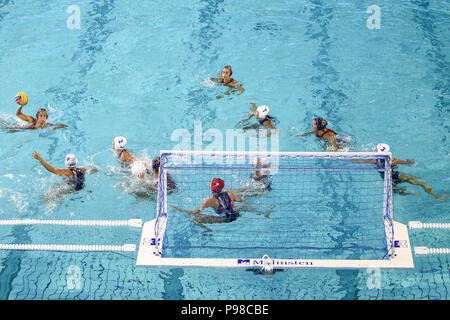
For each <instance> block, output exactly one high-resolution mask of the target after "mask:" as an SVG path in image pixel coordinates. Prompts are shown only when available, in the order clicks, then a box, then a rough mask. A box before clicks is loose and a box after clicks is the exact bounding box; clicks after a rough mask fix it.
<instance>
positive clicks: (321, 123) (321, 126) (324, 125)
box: [314, 118, 328, 130]
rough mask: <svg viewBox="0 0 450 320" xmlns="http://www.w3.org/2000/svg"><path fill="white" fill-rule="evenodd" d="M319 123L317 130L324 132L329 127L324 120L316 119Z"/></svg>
mask: <svg viewBox="0 0 450 320" xmlns="http://www.w3.org/2000/svg"><path fill="white" fill-rule="evenodd" d="M314 120H316V121H317V130H323V129H325V127H326V126H327V124H328V122H327V120H325V119H324V118H315V119H314Z"/></svg>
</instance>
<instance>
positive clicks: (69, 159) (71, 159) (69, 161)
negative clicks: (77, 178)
mask: <svg viewBox="0 0 450 320" xmlns="http://www.w3.org/2000/svg"><path fill="white" fill-rule="evenodd" d="M65 163H66V166H67V167H68V168H71V167H76V165H77V163H78V159H77V157H75V155H74V154H72V153H68V154H67V155H66V161H65Z"/></svg>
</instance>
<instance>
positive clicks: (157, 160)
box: [152, 157, 161, 171]
mask: <svg viewBox="0 0 450 320" xmlns="http://www.w3.org/2000/svg"><path fill="white" fill-rule="evenodd" d="M160 165H161V158H160V157H155V158H154V159H153V161H152V168H153V170H156V171H158V170H159V166H160Z"/></svg>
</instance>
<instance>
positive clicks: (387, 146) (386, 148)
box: [376, 143, 390, 152]
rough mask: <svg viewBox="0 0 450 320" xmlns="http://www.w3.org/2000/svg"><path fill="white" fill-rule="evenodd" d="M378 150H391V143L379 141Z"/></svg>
mask: <svg viewBox="0 0 450 320" xmlns="http://www.w3.org/2000/svg"><path fill="white" fill-rule="evenodd" d="M376 150H377V152H389V150H390V148H389V145H388V144H386V143H379V144H377V146H376Z"/></svg>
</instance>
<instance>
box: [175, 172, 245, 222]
mask: <svg viewBox="0 0 450 320" xmlns="http://www.w3.org/2000/svg"><path fill="white" fill-rule="evenodd" d="M224 187H225V182H224V181H223V180H222V179H219V178H214V179H212V180H211V192H212V197H210V198H208V199H206V200H205V201H203V203H202V204H201V206H200V207H198V208H197V209H195V210H185V209H180V208H178V207H175V206H171V207H172V208H173V209H175V210H178V211H181V212H186V213H189V214H191V215H193V216H194V217H195V222H197V223H199V224H203V223H223V222H232V221H234V220H236V219H237V218H238V217H239V216H240V214H239V211H238V210H237V208H235V207H234V202H235V201H236V202H242V201H243V199H242V198H241V197H238V196H237V195H235V194H234V193H233V192H232V191H223V188H224ZM207 208H213V209H214V211H215V212H216V213H217V214H218V215H205V214H200V212H201V211H203V210H204V209H207Z"/></svg>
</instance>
